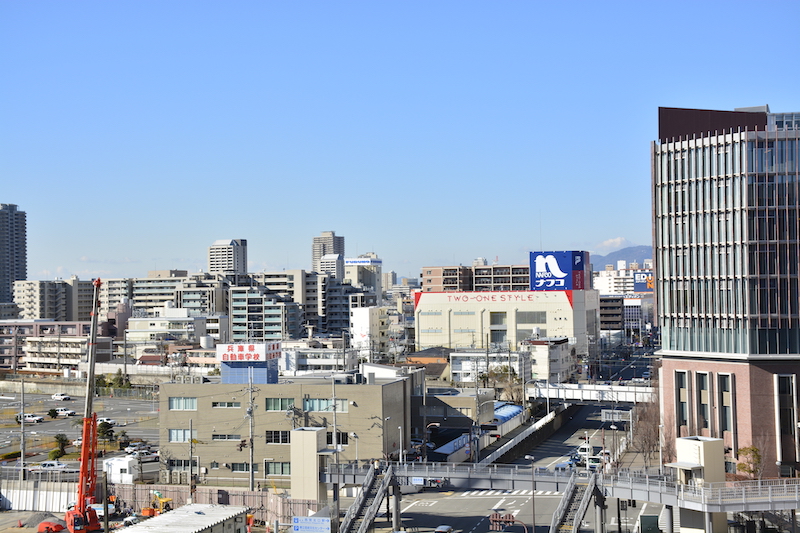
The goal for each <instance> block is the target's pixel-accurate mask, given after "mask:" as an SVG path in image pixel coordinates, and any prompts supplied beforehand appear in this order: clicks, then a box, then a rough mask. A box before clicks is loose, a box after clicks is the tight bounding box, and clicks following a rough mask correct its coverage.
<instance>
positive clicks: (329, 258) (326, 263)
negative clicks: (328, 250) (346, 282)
mask: <svg viewBox="0 0 800 533" xmlns="http://www.w3.org/2000/svg"><path fill="white" fill-rule="evenodd" d="M317 265H318V267H317V270H316V272H319V273H320V274H327V275H328V276H330V277H332V278H333V279H336V280H341V279H342V278H343V277H344V259H343V258H342V256H341V255H340V254H325V255H323V256H322V257H320V259H319V261H317Z"/></svg>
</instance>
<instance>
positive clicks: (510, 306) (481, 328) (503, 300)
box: [415, 290, 599, 358]
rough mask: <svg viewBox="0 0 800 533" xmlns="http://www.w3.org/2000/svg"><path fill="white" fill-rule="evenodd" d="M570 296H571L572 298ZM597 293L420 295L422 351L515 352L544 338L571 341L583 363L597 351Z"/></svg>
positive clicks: (418, 313) (419, 345) (417, 314)
mask: <svg viewBox="0 0 800 533" xmlns="http://www.w3.org/2000/svg"><path fill="white" fill-rule="evenodd" d="M568 292H569V294H568ZM598 311H599V297H598V295H597V291H593V290H577V291H527V292H524V291H517V292H463V293H455V294H451V293H427V292H423V293H418V294H417V301H416V308H415V320H416V346H417V350H422V349H425V348H431V347H434V346H445V347H447V348H468V347H472V348H480V349H486V348H487V346H499V347H502V348H503V349H510V350H511V351H516V350H517V349H518V347H519V346H520V345H521V343H522V342H523V341H526V340H528V339H530V338H531V337H533V336H534V333H535V332H538V335H540V336H546V337H567V338H568V339H570V343H571V344H572V345H573V346H574V347H575V350H576V354H577V356H578V357H579V358H585V357H588V356H589V355H590V352H591V351H592V350H594V349H595V347H594V343H595V341H596V339H597V337H598V333H599V331H598V328H599V323H598V322H599V319H598Z"/></svg>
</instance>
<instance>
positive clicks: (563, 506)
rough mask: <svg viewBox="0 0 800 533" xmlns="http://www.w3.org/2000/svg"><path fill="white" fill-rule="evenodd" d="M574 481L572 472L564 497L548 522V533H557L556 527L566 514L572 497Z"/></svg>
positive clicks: (574, 477)
mask: <svg viewBox="0 0 800 533" xmlns="http://www.w3.org/2000/svg"><path fill="white" fill-rule="evenodd" d="M575 479H576V476H575V473H574V472H573V473H572V476H571V477H570V478H569V483H568V484H567V488H566V489H564V497H563V498H561V501H560V502H559V504H558V507H556V511H555V512H554V513H553V519H552V520H551V521H550V533H557V531H558V525H559V524H560V523H561V522H562V521H563V520H564V516H565V515H566V514H567V508H568V507H569V501H570V499H571V497H572V493H573V492H574V491H575Z"/></svg>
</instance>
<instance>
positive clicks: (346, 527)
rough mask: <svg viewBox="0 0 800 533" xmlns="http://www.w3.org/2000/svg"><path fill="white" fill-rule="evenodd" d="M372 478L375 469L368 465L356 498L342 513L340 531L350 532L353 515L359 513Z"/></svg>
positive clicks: (373, 477) (343, 532)
mask: <svg viewBox="0 0 800 533" xmlns="http://www.w3.org/2000/svg"><path fill="white" fill-rule="evenodd" d="M374 479H375V469H374V468H372V467H371V466H370V468H369V471H368V472H367V475H366V476H365V477H364V482H363V483H362V484H361V490H360V491H358V495H357V496H356V499H355V500H354V501H353V504H352V505H351V506H350V507H348V508H347V513H345V515H344V519H343V520H342V525H341V527H340V528H339V530H340V531H341V532H342V533H350V524H352V523H353V520H354V519H355V517H356V516H358V513H360V512H361V509H362V508H363V507H364V501H365V500H366V499H367V494H368V493H369V489H370V487H372V481H373V480H374Z"/></svg>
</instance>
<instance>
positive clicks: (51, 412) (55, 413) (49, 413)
mask: <svg viewBox="0 0 800 533" xmlns="http://www.w3.org/2000/svg"><path fill="white" fill-rule="evenodd" d="M47 416H49V417H50V418H58V411H56V410H55V409H50V410H49V411H47Z"/></svg>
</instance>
